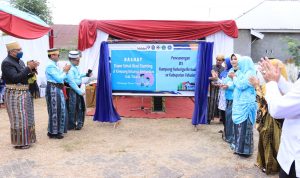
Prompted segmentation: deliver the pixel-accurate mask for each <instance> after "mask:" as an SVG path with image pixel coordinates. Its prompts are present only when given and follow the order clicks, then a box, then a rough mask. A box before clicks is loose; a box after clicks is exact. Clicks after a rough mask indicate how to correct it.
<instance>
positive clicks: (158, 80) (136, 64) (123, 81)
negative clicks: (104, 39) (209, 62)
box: [109, 43, 198, 92]
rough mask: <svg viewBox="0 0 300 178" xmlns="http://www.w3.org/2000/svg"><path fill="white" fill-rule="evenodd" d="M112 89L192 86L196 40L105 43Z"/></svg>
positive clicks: (188, 88) (186, 88)
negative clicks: (194, 41)
mask: <svg viewBox="0 0 300 178" xmlns="http://www.w3.org/2000/svg"><path fill="white" fill-rule="evenodd" d="M109 49H110V60H111V63H110V69H111V78H112V90H113V91H137V92H162V91H168V92H178V91H193V90H194V89H195V82H194V81H195V77H196V60H197V52H198V44H197V43H189V44H187V43H185V44H183V43H179V44H164V43H161V44H132V43H131V44H124V43H123V44H120V43H115V44H109Z"/></svg>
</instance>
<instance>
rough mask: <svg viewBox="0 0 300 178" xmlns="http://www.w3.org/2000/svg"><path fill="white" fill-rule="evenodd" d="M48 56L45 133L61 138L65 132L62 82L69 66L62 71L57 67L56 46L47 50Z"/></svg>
mask: <svg viewBox="0 0 300 178" xmlns="http://www.w3.org/2000/svg"><path fill="white" fill-rule="evenodd" d="M48 57H49V63H48V65H47V67H46V78H47V88H46V101H47V107H48V115H49V123H48V134H47V135H48V136H49V138H57V139H62V138H64V136H63V133H64V132H65V128H66V121H67V120H66V119H67V110H66V102H65V97H64V93H63V88H64V84H63V83H64V80H65V79H66V78H67V73H68V71H69V70H70V67H71V66H70V65H66V66H65V67H64V68H63V71H62V70H61V69H60V68H59V67H58V65H57V62H58V60H59V50H58V49H56V48H53V49H50V50H48Z"/></svg>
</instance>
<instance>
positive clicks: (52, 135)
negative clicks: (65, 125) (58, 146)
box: [47, 132, 64, 139]
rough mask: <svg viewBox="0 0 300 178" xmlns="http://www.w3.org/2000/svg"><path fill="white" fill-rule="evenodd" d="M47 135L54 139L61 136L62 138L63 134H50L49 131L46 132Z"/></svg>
mask: <svg viewBox="0 0 300 178" xmlns="http://www.w3.org/2000/svg"><path fill="white" fill-rule="evenodd" d="M47 136H48V137H49V138H56V139H62V138H64V136H63V135H62V134H51V133H49V132H48V133H47Z"/></svg>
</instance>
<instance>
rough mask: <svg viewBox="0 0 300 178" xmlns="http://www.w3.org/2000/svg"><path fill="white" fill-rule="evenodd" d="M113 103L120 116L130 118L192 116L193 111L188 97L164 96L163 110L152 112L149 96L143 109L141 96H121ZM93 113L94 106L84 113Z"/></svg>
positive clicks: (192, 104)
mask: <svg viewBox="0 0 300 178" xmlns="http://www.w3.org/2000/svg"><path fill="white" fill-rule="evenodd" d="M114 105H115V108H116V109H117V111H118V113H119V114H120V116H122V117H132V118H153V119H157V118H192V115H193V111H194V102H193V101H192V100H191V99H190V98H188V97H166V103H165V105H166V111H165V112H152V110H151V97H144V107H145V108H146V110H145V111H143V110H141V109H140V108H141V106H142V98H141V97H127V96H122V97H119V98H118V100H117V101H116V100H114ZM148 108H149V109H148ZM135 109H137V110H135ZM133 110H134V111H133ZM94 113H95V108H90V109H88V111H87V114H86V115H88V116H93V115H94Z"/></svg>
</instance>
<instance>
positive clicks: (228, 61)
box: [220, 57, 232, 79]
mask: <svg viewBox="0 0 300 178" xmlns="http://www.w3.org/2000/svg"><path fill="white" fill-rule="evenodd" d="M225 64H226V67H225V70H223V72H221V74H220V78H221V79H222V78H225V77H227V74H228V72H229V70H230V69H231V68H232V65H231V63H230V57H226V58H225Z"/></svg>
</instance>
